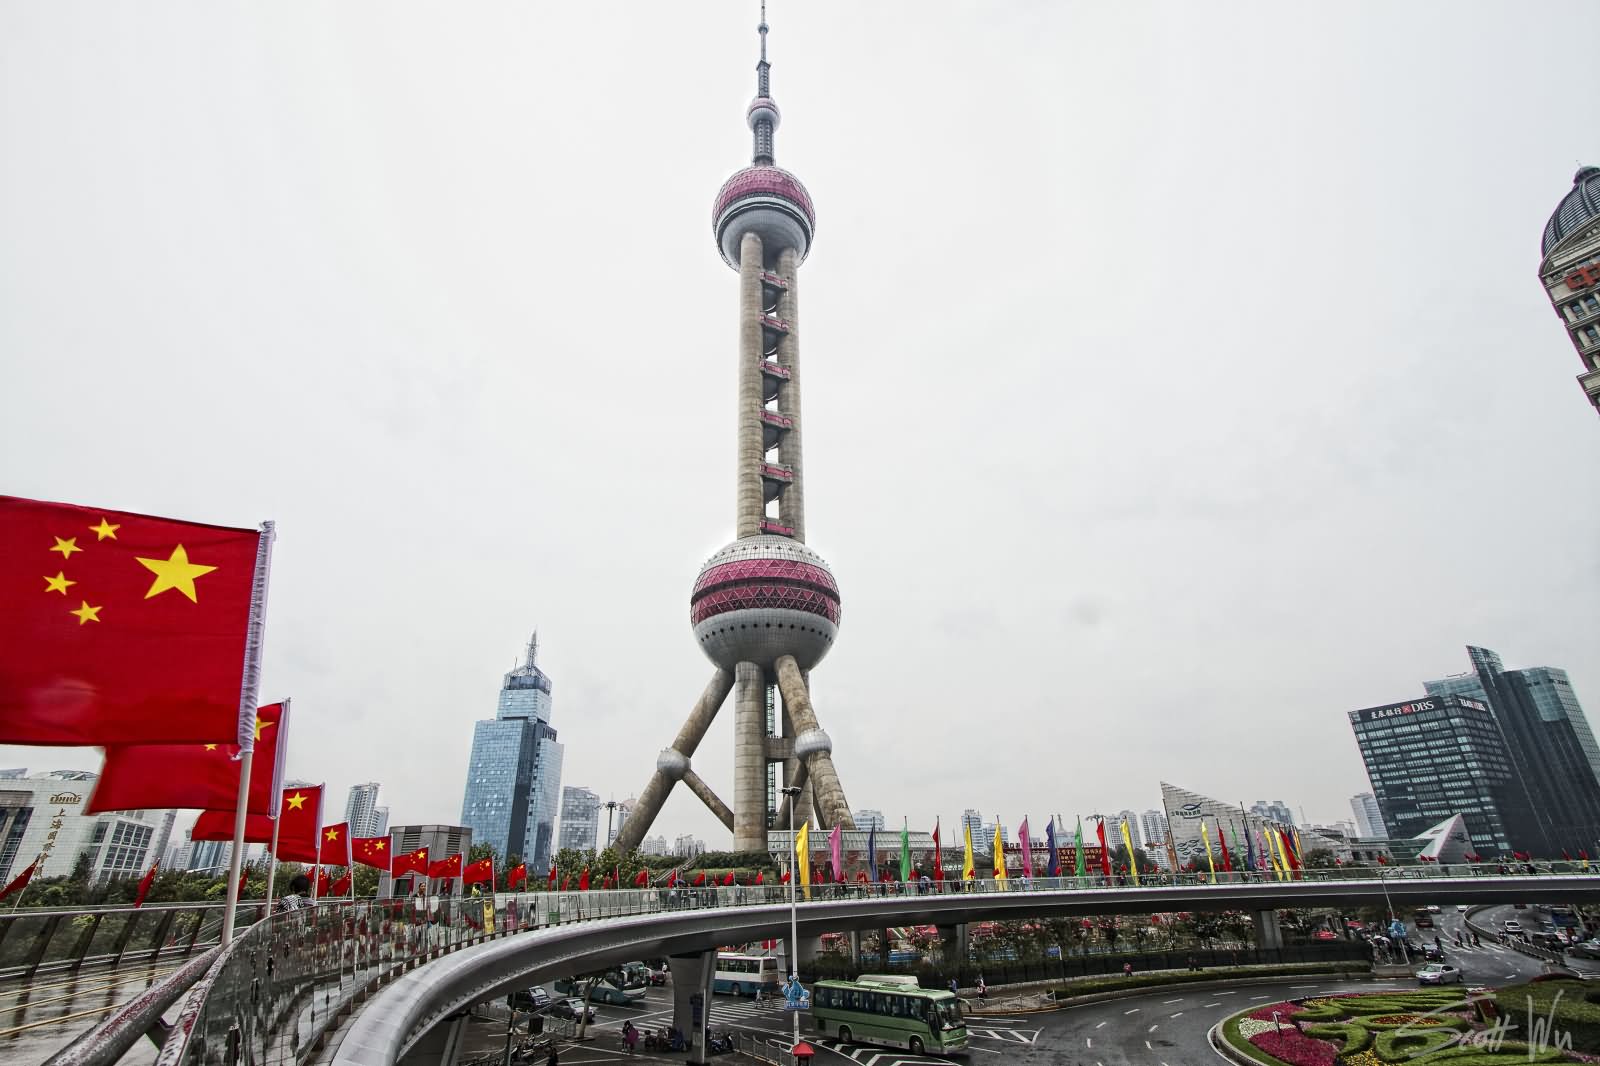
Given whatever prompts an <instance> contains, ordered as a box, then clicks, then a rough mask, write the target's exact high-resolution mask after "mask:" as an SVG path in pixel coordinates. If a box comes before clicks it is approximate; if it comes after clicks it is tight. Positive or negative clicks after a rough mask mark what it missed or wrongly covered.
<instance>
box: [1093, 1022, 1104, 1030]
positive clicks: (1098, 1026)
mask: <svg viewBox="0 0 1600 1066" xmlns="http://www.w3.org/2000/svg"><path fill="white" fill-rule="evenodd" d="M1105 1027H1106V1023H1105V1022H1101V1023H1100V1024H1099V1025H1097V1026H1095V1028H1096V1029H1104V1028H1105Z"/></svg>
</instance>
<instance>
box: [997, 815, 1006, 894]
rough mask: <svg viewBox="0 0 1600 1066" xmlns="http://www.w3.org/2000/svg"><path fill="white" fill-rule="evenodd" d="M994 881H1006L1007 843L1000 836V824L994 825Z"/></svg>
mask: <svg viewBox="0 0 1600 1066" xmlns="http://www.w3.org/2000/svg"><path fill="white" fill-rule="evenodd" d="M994 879H995V880H996V881H1004V880H1005V879H1006V842H1005V838H1004V837H1002V836H1001V835H1000V823H999V822H995V823H994Z"/></svg>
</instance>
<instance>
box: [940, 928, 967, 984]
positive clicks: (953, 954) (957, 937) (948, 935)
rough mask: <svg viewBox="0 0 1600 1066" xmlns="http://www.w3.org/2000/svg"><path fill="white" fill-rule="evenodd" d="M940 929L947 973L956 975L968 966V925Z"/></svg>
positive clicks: (941, 946)
mask: <svg viewBox="0 0 1600 1066" xmlns="http://www.w3.org/2000/svg"><path fill="white" fill-rule="evenodd" d="M938 928H939V944H940V948H941V949H942V950H943V952H944V968H945V972H946V973H949V974H952V975H954V974H956V973H957V972H959V971H960V970H961V969H962V968H963V967H965V966H966V965H967V923H965V922H961V923H959V924H957V925H941V926H939V927H938Z"/></svg>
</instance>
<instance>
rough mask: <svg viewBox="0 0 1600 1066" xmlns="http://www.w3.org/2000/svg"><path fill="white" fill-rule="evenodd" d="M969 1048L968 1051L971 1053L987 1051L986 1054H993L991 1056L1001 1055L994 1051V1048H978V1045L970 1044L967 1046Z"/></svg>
mask: <svg viewBox="0 0 1600 1066" xmlns="http://www.w3.org/2000/svg"><path fill="white" fill-rule="evenodd" d="M967 1048H968V1049H969V1050H971V1051H986V1052H988V1053H989V1054H991V1055H998V1054H1000V1052H998V1051H996V1050H995V1049H994V1048H992V1047H979V1046H978V1045H976V1044H968V1045H967Z"/></svg>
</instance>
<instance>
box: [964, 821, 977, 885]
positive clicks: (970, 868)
mask: <svg viewBox="0 0 1600 1066" xmlns="http://www.w3.org/2000/svg"><path fill="white" fill-rule="evenodd" d="M962 828H963V829H965V830H966V834H967V853H966V861H965V862H963V863H962V865H961V880H963V881H975V880H977V877H978V867H977V866H976V865H975V864H974V863H973V861H972V826H971V825H965V826H962Z"/></svg>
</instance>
